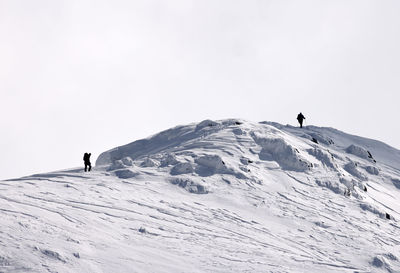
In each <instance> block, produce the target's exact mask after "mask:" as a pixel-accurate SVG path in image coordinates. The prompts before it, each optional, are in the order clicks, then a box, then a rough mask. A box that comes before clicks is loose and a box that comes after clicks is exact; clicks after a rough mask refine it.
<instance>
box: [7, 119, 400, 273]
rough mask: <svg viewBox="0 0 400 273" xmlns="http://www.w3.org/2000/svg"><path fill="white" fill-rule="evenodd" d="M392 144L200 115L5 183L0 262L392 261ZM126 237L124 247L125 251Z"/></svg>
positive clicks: (145, 267)
mask: <svg viewBox="0 0 400 273" xmlns="http://www.w3.org/2000/svg"><path fill="white" fill-rule="evenodd" d="M399 181H400V151H398V150H396V149H394V148H392V147H390V146H388V145H386V144H384V143H381V142H378V141H375V140H369V139H365V138H362V137H357V136H352V135H348V134H346V133H343V132H340V131H338V130H336V129H332V128H319V127H315V126H307V127H304V128H302V129H300V128H296V127H293V126H289V125H286V126H284V125H281V124H278V123H273V122H261V123H253V122H249V121H244V120H238V119H228V120H221V121H212V120H205V121H202V122H200V123H193V124H189V125H185V126H177V127H175V128H172V129H169V130H166V131H163V132H161V133H159V134H156V135H154V136H151V137H149V138H147V139H143V140H138V141H135V142H132V143H129V144H127V145H123V146H120V147H117V148H115V149H112V150H109V151H106V152H104V153H102V154H101V155H100V156H99V157H98V159H97V161H96V167H95V168H94V170H93V171H92V172H90V173H84V172H83V171H82V169H81V168H79V169H71V170H66V171H60V172H54V173H48V174H38V175H34V176H30V177H24V178H20V179H14V180H8V181H2V182H1V183H0V204H1V205H0V214H1V217H2V219H3V220H2V232H1V233H0V243H1V245H2V247H1V248H0V272H3V271H4V272H54V271H58V272H132V269H133V268H134V271H135V272H266V271H271V272H321V271H322V272H350V271H351V272H355V271H357V272H379V271H382V272H400V262H399V258H400V252H399V251H400V249H399V245H400V241H399V239H398V238H399V235H400V233H399V225H398V219H400V218H399V213H398V212H399V209H400V202H399V197H398V196H399V195H398V191H399V190H400V182H399ZM122 249H123V251H121V250H122Z"/></svg>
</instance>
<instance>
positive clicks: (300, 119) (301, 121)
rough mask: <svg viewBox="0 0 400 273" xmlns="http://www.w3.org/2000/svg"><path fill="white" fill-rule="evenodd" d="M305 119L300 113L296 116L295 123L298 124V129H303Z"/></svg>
mask: <svg viewBox="0 0 400 273" xmlns="http://www.w3.org/2000/svg"><path fill="white" fill-rule="evenodd" d="M305 119H306V117H305V116H303V114H302V113H301V112H300V114H298V115H297V121H298V122H299V123H300V128H303V120H305Z"/></svg>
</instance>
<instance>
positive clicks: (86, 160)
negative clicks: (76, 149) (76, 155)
mask: <svg viewBox="0 0 400 273" xmlns="http://www.w3.org/2000/svg"><path fill="white" fill-rule="evenodd" d="M91 155H92V154H91V153H85V154H84V155H83V162H84V163H85V172H87V171H89V172H90V170H91V169H92V164H90V156H91ZM88 167H89V169H88Z"/></svg>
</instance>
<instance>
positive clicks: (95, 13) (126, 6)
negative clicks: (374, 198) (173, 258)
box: [0, 0, 400, 179]
mask: <svg viewBox="0 0 400 273" xmlns="http://www.w3.org/2000/svg"><path fill="white" fill-rule="evenodd" d="M399 11H400V1H396V0H393V1H382V0H380V1H368V0H359V1H352V0H342V1H340V0H332V1H319V0H315V1H299V0H294V1H282V0H277V1H268V0H259V1H255V0H242V1H236V0H196V1H190V0H182V1H175V0H174V1H167V0H159V1H155V0H142V1H134V0H129V1H128V0H127V1H121V0H112V1H111V0H108V1H102V0H93V1H86V0H79V1H78V0H76V1H74V0H65V1H57V0H48V1H44V0H36V1H31V0H26V1H21V0H0V125H1V135H0V153H1V155H0V170H1V171H0V179H5V178H12V177H20V176H23V175H28V174H32V173H40V172H47V171H53V170H57V169H65V168H71V167H76V166H81V165H82V163H83V161H82V156H83V153H84V152H92V157H93V158H92V162H93V163H94V162H95V159H96V158H97V156H98V155H99V154H100V153H101V152H103V151H105V150H108V149H110V148H113V147H116V146H119V145H123V144H126V143H129V142H132V141H134V140H137V139H140V138H144V137H147V136H149V135H151V134H154V133H157V132H159V131H161V130H164V129H167V128H170V127H173V126H175V125H179V124H186V123H191V122H195V121H201V120H203V119H206V118H210V119H223V118H244V119H248V120H251V121H263V120H268V121H276V122H279V123H283V124H292V125H296V119H295V118H296V115H297V114H298V112H300V111H302V112H303V114H304V115H305V116H306V118H307V119H306V122H307V125H310V124H313V125H317V126H328V127H334V128H337V129H339V130H343V131H346V132H349V133H352V134H356V135H360V136H365V137H369V138H374V139H378V140H381V141H384V142H386V143H388V144H389V145H391V146H394V147H396V148H400V122H399V120H398V118H399V107H398V105H399V104H400V92H399V87H400V77H399V76H400V34H399V33H400V16H399Z"/></svg>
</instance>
